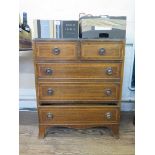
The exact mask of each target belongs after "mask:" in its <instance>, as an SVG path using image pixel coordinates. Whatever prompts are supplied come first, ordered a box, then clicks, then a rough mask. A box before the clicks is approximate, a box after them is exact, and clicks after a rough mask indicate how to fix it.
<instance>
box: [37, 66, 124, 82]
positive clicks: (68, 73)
mask: <svg viewBox="0 0 155 155" xmlns="http://www.w3.org/2000/svg"><path fill="white" fill-rule="evenodd" d="M121 66H122V64H121V63H46V64H43V63H40V64H37V72H38V77H39V78H57V79H59V78H63V79H81V78H87V79H95V78H100V79H109V78H110V79H112V78H114V79H120V77H121Z"/></svg>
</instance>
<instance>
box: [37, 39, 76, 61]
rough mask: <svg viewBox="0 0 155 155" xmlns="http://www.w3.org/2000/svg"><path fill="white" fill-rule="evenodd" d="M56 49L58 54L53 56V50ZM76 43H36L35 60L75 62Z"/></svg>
mask: <svg viewBox="0 0 155 155" xmlns="http://www.w3.org/2000/svg"><path fill="white" fill-rule="evenodd" d="M54 48H58V49H59V50H60V53H59V54H54V53H53V49H54ZM77 48H78V46H77V43H76V42H59V43H58V42H50V43H46V42H41V43H36V52H35V59H37V60H76V59H77V56H78V55H77V54H78V53H77Z"/></svg>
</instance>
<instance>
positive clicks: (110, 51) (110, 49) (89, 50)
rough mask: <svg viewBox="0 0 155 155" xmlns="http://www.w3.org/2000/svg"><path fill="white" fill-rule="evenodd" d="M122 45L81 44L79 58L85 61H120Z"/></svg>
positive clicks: (107, 43) (114, 43)
mask: <svg viewBox="0 0 155 155" xmlns="http://www.w3.org/2000/svg"><path fill="white" fill-rule="evenodd" d="M123 56H124V54H123V44H122V43H119V42H104V43H102V42H84V43H81V58H82V59H85V60H122V59H123Z"/></svg>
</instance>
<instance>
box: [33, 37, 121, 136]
mask: <svg viewBox="0 0 155 155" xmlns="http://www.w3.org/2000/svg"><path fill="white" fill-rule="evenodd" d="M33 54H34V65H35V83H36V95H37V108H38V117H39V137H40V138H43V137H44V136H45V134H46V129H47V128H48V127H51V126H65V127H72V128H89V127H96V126H105V127H108V128H109V129H111V131H112V134H113V135H115V136H116V137H118V135H119V121H120V100H121V92H122V80H123V66H124V41H123V40H80V39H78V40H49V39H35V40H33Z"/></svg>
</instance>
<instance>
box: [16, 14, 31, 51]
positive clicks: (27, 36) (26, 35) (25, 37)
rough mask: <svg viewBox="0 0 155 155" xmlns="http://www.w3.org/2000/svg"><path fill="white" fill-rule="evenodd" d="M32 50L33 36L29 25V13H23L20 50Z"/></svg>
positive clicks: (20, 26) (20, 28)
mask: <svg viewBox="0 0 155 155" xmlns="http://www.w3.org/2000/svg"><path fill="white" fill-rule="evenodd" d="M25 49H32V34H31V29H30V27H29V25H28V24H27V13H25V12H24V13H23V22H21V18H20V16H19V50H20V51H22V50H25Z"/></svg>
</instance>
